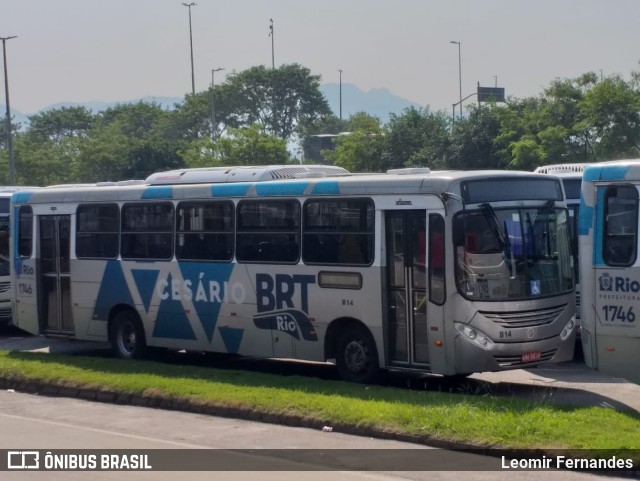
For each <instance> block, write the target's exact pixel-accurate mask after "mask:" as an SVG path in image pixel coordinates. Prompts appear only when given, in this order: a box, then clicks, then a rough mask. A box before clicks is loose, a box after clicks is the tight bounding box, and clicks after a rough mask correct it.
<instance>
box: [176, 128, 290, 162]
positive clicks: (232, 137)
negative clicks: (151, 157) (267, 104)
mask: <svg viewBox="0 0 640 481" xmlns="http://www.w3.org/2000/svg"><path fill="white" fill-rule="evenodd" d="M181 155H182V157H183V158H184V160H185V163H186V165H187V167H217V166H231V165H276V164H277V165H279V164H286V163H288V162H289V160H290V159H289V153H288V152H287V143H286V141H285V140H283V139H280V138H278V137H274V136H272V135H268V134H265V133H263V132H261V131H260V127H259V126H258V125H257V124H254V125H252V126H250V127H245V128H240V129H229V131H228V134H227V135H225V136H223V137H220V138H219V139H217V140H216V141H215V142H214V141H212V140H211V139H209V138H204V139H197V140H195V141H193V142H192V143H191V144H189V146H188V147H187V149H185V150H184V151H182V152H181Z"/></svg>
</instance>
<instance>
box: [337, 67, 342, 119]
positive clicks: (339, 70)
mask: <svg viewBox="0 0 640 481" xmlns="http://www.w3.org/2000/svg"><path fill="white" fill-rule="evenodd" d="M338 72H340V120H342V70H341V69H338Z"/></svg>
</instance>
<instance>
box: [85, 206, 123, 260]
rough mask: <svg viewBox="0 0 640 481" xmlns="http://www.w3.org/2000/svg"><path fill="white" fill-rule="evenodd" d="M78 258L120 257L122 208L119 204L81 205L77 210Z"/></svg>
mask: <svg viewBox="0 0 640 481" xmlns="http://www.w3.org/2000/svg"><path fill="white" fill-rule="evenodd" d="M76 214H77V215H76V219H77V220H76V255H77V256H78V258H100V259H114V258H116V257H118V241H119V226H120V209H119V208H118V205H117V204H87V205H79V206H78V210H77V212H76Z"/></svg>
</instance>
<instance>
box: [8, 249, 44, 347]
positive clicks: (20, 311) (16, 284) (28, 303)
mask: <svg viewBox="0 0 640 481" xmlns="http://www.w3.org/2000/svg"><path fill="white" fill-rule="evenodd" d="M11 284H12V286H11V288H12V289H13V292H14V296H13V303H12V304H13V313H14V315H13V324H14V325H15V326H16V327H19V328H20V329H22V330H23V331H27V332H29V333H31V334H36V335H37V334H40V333H41V332H40V323H39V316H38V283H37V278H36V260H35V259H33V258H31V259H21V258H19V257H16V258H14V259H13V268H12V280H11Z"/></svg>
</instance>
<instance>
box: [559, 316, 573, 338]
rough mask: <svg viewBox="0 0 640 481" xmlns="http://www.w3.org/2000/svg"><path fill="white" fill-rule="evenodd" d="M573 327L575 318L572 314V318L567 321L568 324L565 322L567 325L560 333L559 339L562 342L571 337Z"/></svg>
mask: <svg viewBox="0 0 640 481" xmlns="http://www.w3.org/2000/svg"><path fill="white" fill-rule="evenodd" d="M575 327H576V316H575V314H574V315H573V316H571V319H569V322H567V325H566V326H564V328H563V329H562V332H561V333H560V339H562V340H563V341H566V340H567V339H568V338H569V336H570V335H571V333H572V332H573V329H574V328H575Z"/></svg>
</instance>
